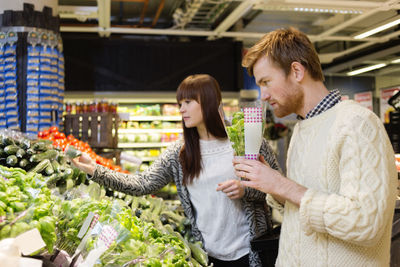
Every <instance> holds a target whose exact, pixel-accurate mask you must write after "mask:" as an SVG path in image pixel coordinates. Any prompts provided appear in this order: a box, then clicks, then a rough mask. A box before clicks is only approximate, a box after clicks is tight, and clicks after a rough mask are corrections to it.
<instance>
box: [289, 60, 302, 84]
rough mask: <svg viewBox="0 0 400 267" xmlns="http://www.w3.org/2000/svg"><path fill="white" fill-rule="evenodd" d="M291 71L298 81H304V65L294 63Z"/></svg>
mask: <svg viewBox="0 0 400 267" xmlns="http://www.w3.org/2000/svg"><path fill="white" fill-rule="evenodd" d="M290 69H291V71H292V75H293V77H294V78H295V80H296V81H298V82H300V81H302V80H303V78H304V75H305V72H306V69H305V68H304V66H303V65H302V64H300V63H299V62H297V61H294V62H292V64H291V65H290Z"/></svg>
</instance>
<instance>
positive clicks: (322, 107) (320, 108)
mask: <svg viewBox="0 0 400 267" xmlns="http://www.w3.org/2000/svg"><path fill="white" fill-rule="evenodd" d="M341 98H342V95H341V94H340V92H339V90H338V89H335V90H332V91H331V92H330V93H329V94H328V95H327V96H325V97H324V98H323V99H322V100H321V102H319V103H318V105H316V106H315V107H314V108H313V109H312V110H310V111H309V112H308V113H307V115H306V119H309V118H312V117H314V116H317V115H319V114H321V113H322V112H324V111H327V110H328V109H330V108H331V107H333V106H334V105H336V104H337V103H339V102H340V100H341ZM297 118H298V119H299V120H303V119H304V118H302V117H301V116H297Z"/></svg>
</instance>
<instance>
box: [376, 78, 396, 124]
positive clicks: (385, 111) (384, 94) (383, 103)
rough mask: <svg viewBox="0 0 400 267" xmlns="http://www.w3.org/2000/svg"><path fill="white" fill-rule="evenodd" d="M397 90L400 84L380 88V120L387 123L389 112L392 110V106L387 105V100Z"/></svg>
mask: <svg viewBox="0 0 400 267" xmlns="http://www.w3.org/2000/svg"><path fill="white" fill-rule="evenodd" d="M398 91H400V86H396V87H391V88H386V89H382V90H381V100H380V110H381V112H380V117H381V120H382V122H384V123H389V112H390V111H392V110H394V108H393V107H392V106H391V105H389V103H388V100H389V98H391V97H392V96H394V95H395V94H396V93H397V92H398Z"/></svg>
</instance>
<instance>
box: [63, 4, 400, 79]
mask: <svg viewBox="0 0 400 267" xmlns="http://www.w3.org/2000/svg"><path fill="white" fill-rule="evenodd" d="M58 2H59V7H58V12H59V14H60V18H61V32H86V33H88V32H89V33H90V32H92V33H98V34H99V35H100V36H104V37H107V36H110V35H120V34H128V35H132V37H133V38H143V37H147V38H148V37H149V36H158V37H159V38H160V37H161V38H175V39H179V38H180V39H182V40H188V39H189V40H190V38H204V39H206V40H215V39H220V38H232V39H235V40H240V41H243V44H244V47H245V48H246V47H250V46H251V45H252V44H254V43H255V42H256V41H257V40H258V39H259V38H260V37H262V36H263V35H264V34H265V33H267V32H269V31H272V30H274V29H277V28H282V27H289V26H294V27H296V28H298V29H300V30H301V31H304V32H305V33H307V34H308V36H309V37H310V39H311V40H312V41H313V43H314V45H315V47H316V49H317V51H318V53H319V56H320V60H321V63H322V65H323V69H324V72H325V74H327V75H329V74H335V75H351V74H349V72H350V71H355V70H359V69H362V68H365V67H370V68H375V69H374V70H370V71H368V72H364V73H363V74H362V75H380V76H381V75H383V76H384V75H390V76H397V75H400V39H399V35H400V12H399V10H400V0H372V1H370V0H365V1H356V0H337V1H336V0H335V1H333V0H243V1H232V0H231V1H229V0H119V1H117V0H97V1H96V0H58ZM371 30H372V33H369V34H367V32H369V31H371ZM352 75H354V73H353V74H352ZM355 75H357V74H355ZM359 75H360V74H359Z"/></svg>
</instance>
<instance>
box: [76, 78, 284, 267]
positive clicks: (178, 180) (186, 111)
mask: <svg viewBox="0 0 400 267" xmlns="http://www.w3.org/2000/svg"><path fill="white" fill-rule="evenodd" d="M176 98H177V101H178V103H179V106H180V112H181V114H182V121H183V137H184V138H183V140H179V141H177V142H175V143H174V144H172V145H171V146H170V147H168V148H167V150H166V151H165V152H164V153H163V154H162V155H161V156H160V157H159V158H158V159H157V160H156V161H155V162H154V163H153V164H152V165H151V166H150V168H149V169H148V170H146V171H144V172H142V173H140V174H135V175H127V174H121V173H116V172H113V171H111V170H109V169H107V168H105V167H103V166H101V165H96V164H94V163H93V162H92V161H91V160H90V159H88V158H87V157H84V156H82V157H80V158H77V159H74V160H73V163H74V164H75V165H76V166H77V167H78V168H80V169H81V170H83V171H85V172H87V173H88V174H89V175H91V179H92V180H93V181H95V182H97V183H99V184H102V185H104V186H106V187H109V188H112V189H114V190H117V191H120V192H124V193H127V194H131V195H136V196H138V195H145V194H150V193H154V192H157V191H158V190H160V189H161V188H162V187H164V186H165V185H167V184H168V183H170V182H172V181H174V182H175V184H176V187H177V190H178V195H179V198H180V201H181V202H182V206H183V208H184V211H185V215H186V216H187V217H188V218H189V219H190V222H191V224H192V233H193V235H194V237H195V238H196V239H197V240H200V241H202V242H203V244H204V248H205V250H206V251H207V252H208V254H209V258H210V262H213V263H214V266H215V267H217V266H229V267H232V266H261V261H260V258H259V255H258V254H257V252H255V251H252V250H251V249H250V240H252V239H253V238H255V237H258V236H260V235H262V234H263V233H265V232H267V231H268V230H269V227H271V225H270V223H269V222H270V214H268V213H266V212H265V206H264V204H265V194H264V193H262V192H260V191H257V190H255V189H251V188H247V187H246V188H245V187H243V186H241V184H240V181H239V179H238V178H237V177H236V176H235V174H234V168H233V165H232V160H233V155H234V152H233V149H232V146H231V144H230V142H229V140H228V138H227V134H226V131H225V128H224V124H223V122H222V119H221V115H220V113H219V107H220V105H221V91H220V88H219V85H218V83H217V81H216V80H215V79H214V78H213V77H211V76H209V75H206V74H199V75H191V76H189V77H187V78H186V79H184V80H183V81H182V83H181V84H180V85H179V87H178V91H177V95H176ZM260 154H261V155H262V156H263V157H264V158H265V160H266V161H267V162H268V163H269V164H270V166H271V167H272V168H274V169H278V168H279V167H278V164H277V162H276V160H275V156H274V154H273V152H272V150H271V148H270V147H269V146H268V144H267V143H266V141H265V140H264V142H263V144H262V147H261V149H260Z"/></svg>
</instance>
